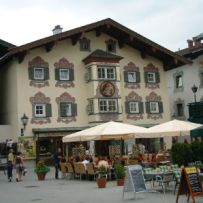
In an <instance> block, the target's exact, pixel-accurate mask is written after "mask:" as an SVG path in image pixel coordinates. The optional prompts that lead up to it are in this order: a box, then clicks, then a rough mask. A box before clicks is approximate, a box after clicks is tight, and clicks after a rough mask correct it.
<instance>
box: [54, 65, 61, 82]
mask: <svg viewBox="0 0 203 203" xmlns="http://www.w3.org/2000/svg"><path fill="white" fill-rule="evenodd" d="M55 80H60V69H59V68H56V69H55Z"/></svg>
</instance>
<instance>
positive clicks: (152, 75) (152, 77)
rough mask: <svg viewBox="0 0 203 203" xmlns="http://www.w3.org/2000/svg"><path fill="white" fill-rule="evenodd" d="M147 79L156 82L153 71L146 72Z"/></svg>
mask: <svg viewBox="0 0 203 203" xmlns="http://www.w3.org/2000/svg"><path fill="white" fill-rule="evenodd" d="M147 80H148V82H149V83H155V82H156V77H155V73H152V72H148V74H147Z"/></svg>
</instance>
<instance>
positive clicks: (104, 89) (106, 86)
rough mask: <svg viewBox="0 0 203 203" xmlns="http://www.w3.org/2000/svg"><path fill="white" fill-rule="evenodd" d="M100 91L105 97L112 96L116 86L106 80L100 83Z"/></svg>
mask: <svg viewBox="0 0 203 203" xmlns="http://www.w3.org/2000/svg"><path fill="white" fill-rule="evenodd" d="M100 93H101V94H102V95H103V96H104V97H112V96H113V95H114V93H115V86H114V84H113V83H111V82H109V81H104V82H102V83H101V84H100Z"/></svg>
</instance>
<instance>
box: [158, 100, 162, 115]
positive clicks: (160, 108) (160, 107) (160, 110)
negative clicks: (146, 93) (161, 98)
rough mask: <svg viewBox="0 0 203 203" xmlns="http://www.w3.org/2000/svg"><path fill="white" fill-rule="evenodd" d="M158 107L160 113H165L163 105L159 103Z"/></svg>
mask: <svg viewBox="0 0 203 203" xmlns="http://www.w3.org/2000/svg"><path fill="white" fill-rule="evenodd" d="M158 105H159V113H163V103H162V102H159V103H158Z"/></svg>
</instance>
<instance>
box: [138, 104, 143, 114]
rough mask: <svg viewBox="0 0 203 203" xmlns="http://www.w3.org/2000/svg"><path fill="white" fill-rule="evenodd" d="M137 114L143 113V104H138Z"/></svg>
mask: <svg viewBox="0 0 203 203" xmlns="http://www.w3.org/2000/svg"><path fill="white" fill-rule="evenodd" d="M139 113H140V114H142V113H144V105H143V102H139Z"/></svg>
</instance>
